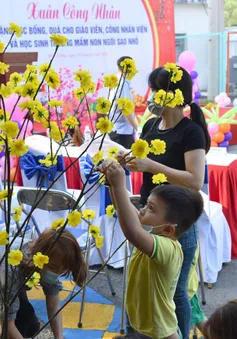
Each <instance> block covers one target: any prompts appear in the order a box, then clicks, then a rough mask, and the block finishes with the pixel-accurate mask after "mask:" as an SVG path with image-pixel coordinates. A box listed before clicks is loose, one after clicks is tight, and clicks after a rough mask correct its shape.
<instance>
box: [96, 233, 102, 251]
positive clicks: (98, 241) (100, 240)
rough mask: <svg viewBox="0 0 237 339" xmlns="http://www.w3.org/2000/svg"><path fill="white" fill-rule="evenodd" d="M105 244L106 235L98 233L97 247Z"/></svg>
mask: <svg viewBox="0 0 237 339" xmlns="http://www.w3.org/2000/svg"><path fill="white" fill-rule="evenodd" d="M103 246H104V236H103V235H97V237H95V247H96V248H101V247H103Z"/></svg>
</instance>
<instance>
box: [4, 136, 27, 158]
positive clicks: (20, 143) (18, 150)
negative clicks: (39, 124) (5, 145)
mask: <svg viewBox="0 0 237 339" xmlns="http://www.w3.org/2000/svg"><path fill="white" fill-rule="evenodd" d="M9 146H10V153H11V155H12V156H17V157H21V156H22V155H24V154H26V153H27V152H28V149H29V147H28V146H27V145H26V144H25V140H23V139H14V140H12V141H11V142H10V143H9Z"/></svg>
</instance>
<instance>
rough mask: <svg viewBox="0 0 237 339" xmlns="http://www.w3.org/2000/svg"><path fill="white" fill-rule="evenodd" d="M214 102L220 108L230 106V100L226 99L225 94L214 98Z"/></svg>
mask: <svg viewBox="0 0 237 339" xmlns="http://www.w3.org/2000/svg"><path fill="white" fill-rule="evenodd" d="M215 102H216V103H217V104H218V105H219V106H220V107H226V106H229V105H230V104H231V99H230V98H229V97H228V95H227V93H221V94H219V95H217V96H216V97H215Z"/></svg>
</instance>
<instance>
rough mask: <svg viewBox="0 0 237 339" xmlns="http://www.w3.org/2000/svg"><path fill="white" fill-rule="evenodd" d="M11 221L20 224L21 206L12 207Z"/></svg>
mask: <svg viewBox="0 0 237 339" xmlns="http://www.w3.org/2000/svg"><path fill="white" fill-rule="evenodd" d="M13 211H14V213H13V219H14V220H15V221H16V222H20V220H21V214H22V207H21V206H18V207H14V208H13Z"/></svg>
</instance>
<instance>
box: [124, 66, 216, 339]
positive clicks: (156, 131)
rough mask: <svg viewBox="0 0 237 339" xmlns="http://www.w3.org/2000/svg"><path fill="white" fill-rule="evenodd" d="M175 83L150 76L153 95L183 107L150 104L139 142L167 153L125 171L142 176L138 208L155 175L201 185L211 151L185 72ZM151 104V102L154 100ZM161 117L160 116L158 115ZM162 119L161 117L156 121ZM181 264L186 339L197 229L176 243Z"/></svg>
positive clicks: (179, 293) (160, 73)
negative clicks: (176, 98) (170, 97)
mask: <svg viewBox="0 0 237 339" xmlns="http://www.w3.org/2000/svg"><path fill="white" fill-rule="evenodd" d="M180 69H181V70H182V71H183V76H182V79H181V80H180V81H177V82H176V83H173V82H170V80H169V79H170V78H169V77H170V74H169V72H167V71H166V70H165V69H164V68H162V67H160V68H157V69H155V70H154V71H153V72H152V73H151V74H150V76H149V87H150V88H151V90H152V92H153V94H155V93H156V92H158V91H159V90H161V89H162V90H164V91H171V92H173V93H175V90H176V89H179V90H181V91H182V93H183V97H184V104H183V106H176V107H174V108H171V107H167V106H166V107H165V108H164V109H162V107H159V106H158V105H156V104H155V102H154V101H153V102H151V106H152V107H153V110H152V113H156V115H157V118H154V119H150V120H148V121H147V123H146V124H145V125H144V127H143V130H142V134H141V139H144V140H146V141H148V142H150V141H151V140H154V139H161V140H164V141H165V142H166V152H165V154H161V155H154V154H153V153H150V154H149V155H148V158H146V159H134V160H132V161H131V162H129V163H128V164H127V165H126V167H127V168H128V169H129V170H131V171H137V172H143V185H142V187H141V205H142V206H144V205H145V204H146V202H147V198H148V196H149V194H150V192H151V190H152V189H153V187H155V185H154V184H153V183H152V176H153V175H154V174H158V173H163V174H165V175H166V177H167V181H168V183H171V184H178V185H182V186H186V187H189V188H193V189H195V190H200V189H201V188H202V186H203V183H204V173H205V154H206V153H207V152H208V150H209V148H210V137H209V134H208V130H207V125H206V122H205V118H204V115H203V112H202V110H201V109H200V107H199V106H198V105H196V104H195V103H193V102H192V80H191V77H190V75H189V73H188V72H187V71H185V70H184V69H182V68H181V67H180ZM153 100H154V99H153ZM186 105H189V106H190V110H191V113H190V119H188V118H186V117H184V113H183V109H184V107H185V106H186ZM161 113H162V114H161ZM160 115H161V117H159V116H160ZM179 241H180V243H181V246H182V249H183V253H184V262H183V266H182V270H181V274H180V278H179V281H178V285H177V290H176V293H175V299H174V300H175V304H176V315H177V318H178V324H179V327H180V330H181V332H182V334H183V338H184V339H188V338H189V331H190V319H191V306H190V302H189V298H188V293H187V281H188V275H189V271H190V267H191V264H192V261H193V258H194V254H195V251H196V247H197V236H196V226H195V225H194V226H193V227H192V228H191V229H190V230H189V231H188V232H186V233H185V234H184V235H183V236H182V237H181V238H180V239H179Z"/></svg>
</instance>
